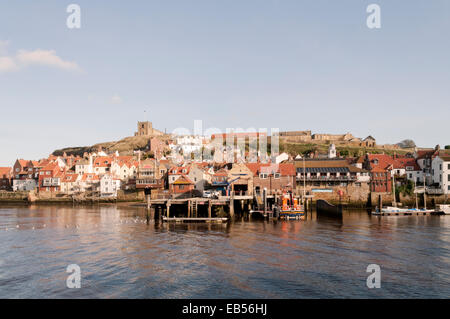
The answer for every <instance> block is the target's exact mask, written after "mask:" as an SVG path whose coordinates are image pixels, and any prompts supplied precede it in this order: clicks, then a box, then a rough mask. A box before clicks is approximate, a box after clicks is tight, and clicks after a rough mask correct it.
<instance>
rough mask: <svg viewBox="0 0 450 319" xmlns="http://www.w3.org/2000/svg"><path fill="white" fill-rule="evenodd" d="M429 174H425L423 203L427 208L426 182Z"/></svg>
mask: <svg viewBox="0 0 450 319" xmlns="http://www.w3.org/2000/svg"><path fill="white" fill-rule="evenodd" d="M426 176H427V174H426V173H424V174H423V205H424V209H427V184H426V182H425V180H426Z"/></svg>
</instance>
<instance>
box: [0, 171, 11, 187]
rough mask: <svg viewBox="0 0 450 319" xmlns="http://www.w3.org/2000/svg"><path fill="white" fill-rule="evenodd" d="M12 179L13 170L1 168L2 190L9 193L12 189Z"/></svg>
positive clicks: (0, 181)
mask: <svg viewBox="0 0 450 319" xmlns="http://www.w3.org/2000/svg"><path fill="white" fill-rule="evenodd" d="M11 178H12V168H11V167H0V190H4V191H9V190H11V189H12V184H11Z"/></svg>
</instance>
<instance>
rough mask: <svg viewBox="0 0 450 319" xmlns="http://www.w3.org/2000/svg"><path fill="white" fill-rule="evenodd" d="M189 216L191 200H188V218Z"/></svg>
mask: <svg viewBox="0 0 450 319" xmlns="http://www.w3.org/2000/svg"><path fill="white" fill-rule="evenodd" d="M190 217H191V201H190V200H188V218H190Z"/></svg>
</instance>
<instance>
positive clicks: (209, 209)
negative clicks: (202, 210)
mask: <svg viewBox="0 0 450 319" xmlns="http://www.w3.org/2000/svg"><path fill="white" fill-rule="evenodd" d="M211 211H212V201H211V200H208V218H211V213H212V212H211Z"/></svg>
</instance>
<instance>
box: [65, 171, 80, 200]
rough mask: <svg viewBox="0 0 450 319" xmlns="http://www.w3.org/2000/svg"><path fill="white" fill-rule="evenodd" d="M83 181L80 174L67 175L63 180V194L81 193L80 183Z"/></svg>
mask: <svg viewBox="0 0 450 319" xmlns="http://www.w3.org/2000/svg"><path fill="white" fill-rule="evenodd" d="M80 179H81V176H80V175H78V174H76V173H75V174H71V173H66V174H65V175H64V176H63V177H62V178H61V193H64V194H69V195H71V194H73V193H75V192H77V191H79V185H78V181H79V180H80Z"/></svg>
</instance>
